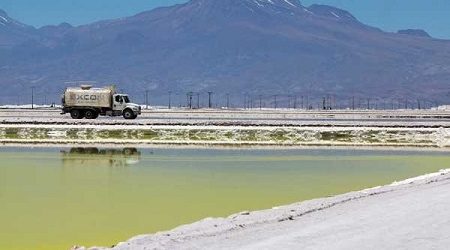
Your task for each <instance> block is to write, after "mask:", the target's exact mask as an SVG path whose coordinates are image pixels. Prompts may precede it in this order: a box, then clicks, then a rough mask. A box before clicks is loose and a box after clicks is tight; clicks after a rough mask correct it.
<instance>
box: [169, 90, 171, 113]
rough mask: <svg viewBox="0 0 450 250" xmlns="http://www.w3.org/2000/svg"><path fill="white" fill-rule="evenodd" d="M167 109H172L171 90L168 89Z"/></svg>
mask: <svg viewBox="0 0 450 250" xmlns="http://www.w3.org/2000/svg"><path fill="white" fill-rule="evenodd" d="M169 109H172V91H169Z"/></svg>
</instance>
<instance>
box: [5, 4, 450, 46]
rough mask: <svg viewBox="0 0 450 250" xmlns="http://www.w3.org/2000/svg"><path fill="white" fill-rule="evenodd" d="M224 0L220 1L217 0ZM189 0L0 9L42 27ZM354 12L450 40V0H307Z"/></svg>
mask: <svg viewBox="0 0 450 250" xmlns="http://www.w3.org/2000/svg"><path fill="white" fill-rule="evenodd" d="M215 1H220V0H215ZM183 2H186V0H0V8H1V9H4V10H5V11H6V12H8V14H9V15H10V16H11V17H13V18H15V19H17V20H19V21H21V22H24V23H26V24H31V25H34V26H36V27H40V26H43V25H47V24H58V23H61V22H69V23H71V24H74V25H80V24H86V23H90V22H93V21H97V20H102V19H109V18H117V17H124V16H130V15H133V14H136V13H139V12H141V11H144V10H149V9H152V8H155V7H158V6H167V5H172V4H176V3H183ZM301 2H302V3H303V5H306V6H309V5H310V4H313V3H321V4H328V5H333V6H336V7H340V8H343V9H346V10H348V11H350V12H351V13H352V14H353V15H355V16H356V17H357V18H358V19H359V20H361V21H362V22H364V23H366V24H369V25H372V26H376V27H379V28H381V29H383V30H387V31H396V30H398V29H406V28H421V29H424V30H426V31H428V32H429V33H430V34H431V35H433V36H435V37H439V38H447V39H450V15H449V13H450V1H449V0H432V1H426V0H303V1H301Z"/></svg>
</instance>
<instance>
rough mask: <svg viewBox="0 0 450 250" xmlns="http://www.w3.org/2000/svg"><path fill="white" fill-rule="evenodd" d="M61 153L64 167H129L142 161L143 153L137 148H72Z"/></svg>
mask: <svg viewBox="0 0 450 250" xmlns="http://www.w3.org/2000/svg"><path fill="white" fill-rule="evenodd" d="M61 153H62V160H63V165H64V167H79V166H88V167H91V166H92V167H127V166H131V165H134V164H137V163H139V162H140V160H141V152H140V151H139V150H137V149H136V148H124V149H98V148H71V149H70V150H69V151H65V150H63V151H61Z"/></svg>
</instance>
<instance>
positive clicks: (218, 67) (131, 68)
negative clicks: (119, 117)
mask: <svg viewBox="0 0 450 250" xmlns="http://www.w3.org/2000/svg"><path fill="white" fill-rule="evenodd" d="M0 79H1V80H0V84H1V87H2V90H3V91H2V93H1V94H0V98H1V99H0V102H1V101H3V102H12V101H14V100H16V99H17V98H19V96H20V95H24V96H27V95H28V93H29V92H30V89H31V87H35V91H36V93H38V94H40V95H44V94H45V95H48V96H49V98H53V99H57V98H58V96H59V94H60V93H61V92H62V91H63V89H64V88H65V87H66V86H70V85H74V84H78V81H86V80H87V81H95V82H96V85H107V84H110V83H114V84H116V85H117V86H118V87H119V89H120V90H122V91H124V92H127V93H129V94H131V95H134V96H136V98H137V99H139V100H142V99H143V93H144V92H145V91H146V90H148V91H149V92H150V96H151V102H152V103H154V104H164V103H165V102H166V99H167V95H168V93H169V91H170V92H171V93H173V94H174V95H179V96H180V97H179V98H181V96H185V93H187V92H191V91H192V92H199V93H202V95H203V94H204V93H206V92H208V91H211V92H214V93H215V94H216V96H217V98H218V97H219V96H224V95H225V94H229V95H230V96H232V98H235V99H236V100H235V102H237V101H238V99H239V100H241V99H242V98H241V97H242V96H244V95H247V96H254V97H255V96H260V95H261V96H263V97H264V98H265V99H267V102H270V100H272V99H271V96H274V95H279V96H289V95H292V96H294V95H295V96H308V98H311V100H315V102H319V101H320V100H321V99H322V97H324V96H328V95H332V96H334V97H335V99H337V100H340V101H341V102H345V104H348V100H349V98H352V97H353V96H355V97H357V98H359V99H364V100H365V99H368V98H371V99H372V100H384V101H386V100H389V102H390V101H391V100H395V101H396V102H399V103H400V102H402V101H401V100H405V99H409V100H410V101H412V100H414V101H416V100H423V102H429V103H436V104H439V103H445V102H447V103H448V102H449V100H450V41H448V40H439V39H434V38H432V37H430V36H429V35H428V34H427V33H426V32H425V31H422V30H415V29H409V30H402V31H399V32H398V33H391V32H385V31H383V30H380V29H378V28H375V27H371V26H368V25H366V24H364V23H361V22H360V21H359V20H358V19H357V18H355V17H354V16H353V15H352V14H351V13H349V12H347V11H345V10H342V9H338V8H335V7H332V6H326V5H311V6H309V7H306V6H303V5H302V4H301V3H300V2H299V1H298V0H221V1H218V0H191V1H189V2H187V3H185V4H179V5H174V6H171V7H162V8H157V9H154V10H151V11H146V12H142V13H139V14H137V15H135V16H131V17H125V18H120V19H113V20H105V21H99V22H95V23H92V24H88V25H82V26H78V27H73V26H72V25H70V24H67V23H63V24H60V25H58V26H45V27H42V28H39V29H37V28H34V27H32V26H29V25H26V24H22V23H20V22H18V21H16V20H14V19H13V18H11V17H9V16H8V15H7V13H5V12H4V11H1V10H0ZM16 96H17V98H16ZM269 97H270V100H269Z"/></svg>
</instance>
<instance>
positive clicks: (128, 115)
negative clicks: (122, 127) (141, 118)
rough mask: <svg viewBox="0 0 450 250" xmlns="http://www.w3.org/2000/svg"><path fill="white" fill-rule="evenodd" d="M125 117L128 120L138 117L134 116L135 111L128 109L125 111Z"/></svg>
mask: <svg viewBox="0 0 450 250" xmlns="http://www.w3.org/2000/svg"><path fill="white" fill-rule="evenodd" d="M123 118H125V119H127V120H131V119H135V118H136V117H135V116H134V113H133V111H131V110H129V109H126V110H125V111H123Z"/></svg>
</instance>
